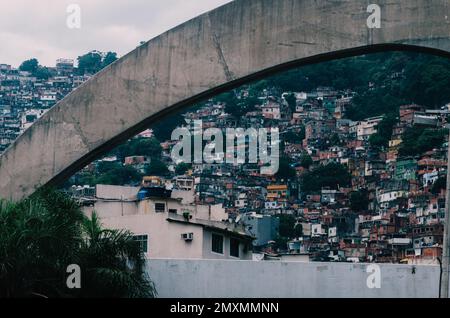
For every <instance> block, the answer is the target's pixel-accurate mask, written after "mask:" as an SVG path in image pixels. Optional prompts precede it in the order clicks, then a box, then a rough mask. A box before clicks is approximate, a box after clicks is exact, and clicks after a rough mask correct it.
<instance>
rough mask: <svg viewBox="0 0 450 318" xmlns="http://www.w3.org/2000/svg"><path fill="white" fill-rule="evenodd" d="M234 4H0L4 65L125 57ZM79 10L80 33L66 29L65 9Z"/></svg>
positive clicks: (176, 0)
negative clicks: (90, 55)
mask: <svg viewBox="0 0 450 318" xmlns="http://www.w3.org/2000/svg"><path fill="white" fill-rule="evenodd" d="M230 1H231V0H38V1H36V0H13V1H0V12H1V17H0V43H1V44H0V63H6V64H11V65H13V66H15V67H17V66H19V65H20V63H21V62H23V61H24V60H26V59H29V58H32V57H36V58H37V59H38V60H39V62H40V64H42V65H45V66H54V65H55V61H56V59H58V58H72V59H76V58H77V57H78V56H79V55H81V54H84V53H87V52H89V51H91V50H99V51H115V52H117V53H118V54H119V56H122V55H124V54H126V53H128V52H129V51H131V50H133V49H134V48H135V47H136V46H138V45H139V42H141V41H147V40H150V39H151V38H153V37H155V36H157V35H159V34H161V33H162V32H164V31H166V30H168V29H170V28H172V27H174V26H176V25H178V24H180V23H183V22H185V21H187V20H189V19H191V18H193V17H195V16H197V15H199V14H201V13H204V12H207V11H209V10H212V9H214V8H216V7H218V6H220V5H223V4H225V3H227V2H230ZM70 4H78V5H79V7H80V8H81V28H80V29H76V28H75V29H70V28H69V27H67V19H68V17H69V15H70V13H67V7H68V6H69V5H70Z"/></svg>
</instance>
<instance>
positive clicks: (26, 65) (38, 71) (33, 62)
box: [19, 58, 52, 80]
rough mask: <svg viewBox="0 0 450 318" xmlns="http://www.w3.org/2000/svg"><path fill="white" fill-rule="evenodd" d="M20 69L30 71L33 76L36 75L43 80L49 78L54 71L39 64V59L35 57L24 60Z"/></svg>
mask: <svg viewBox="0 0 450 318" xmlns="http://www.w3.org/2000/svg"><path fill="white" fill-rule="evenodd" d="M19 70H21V71H25V72H30V73H31V75H32V76H35V77H36V78H38V79H41V80H47V79H49V78H50V77H51V76H52V73H51V72H50V70H49V69H48V68H47V67H44V66H41V65H39V61H38V60H37V59H35V58H32V59H29V60H26V61H24V62H23V63H22V64H21V65H20V66H19Z"/></svg>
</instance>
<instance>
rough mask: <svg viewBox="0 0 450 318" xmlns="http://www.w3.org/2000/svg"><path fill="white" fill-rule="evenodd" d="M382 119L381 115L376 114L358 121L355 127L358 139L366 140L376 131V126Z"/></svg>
mask: <svg viewBox="0 0 450 318" xmlns="http://www.w3.org/2000/svg"><path fill="white" fill-rule="evenodd" d="M382 120H383V117H382V116H378V117H372V118H368V119H366V120H363V121H360V122H359V123H358V125H357V128H356V130H357V138H358V140H368V139H369V137H370V136H372V135H373V134H375V133H376V132H377V126H378V124H379V123H380V122H381V121H382Z"/></svg>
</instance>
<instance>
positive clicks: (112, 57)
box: [102, 52, 117, 68]
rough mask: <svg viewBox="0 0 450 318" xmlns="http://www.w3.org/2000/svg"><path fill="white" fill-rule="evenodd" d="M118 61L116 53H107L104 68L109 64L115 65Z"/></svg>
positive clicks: (103, 62)
mask: <svg viewBox="0 0 450 318" xmlns="http://www.w3.org/2000/svg"><path fill="white" fill-rule="evenodd" d="M116 60H117V53H116V52H108V53H106V55H105V57H104V58H103V61H102V68H105V67H107V66H108V65H109V64H112V63H114V62H115V61H116Z"/></svg>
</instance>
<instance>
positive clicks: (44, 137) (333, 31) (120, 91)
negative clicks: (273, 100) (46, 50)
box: [0, 0, 450, 200]
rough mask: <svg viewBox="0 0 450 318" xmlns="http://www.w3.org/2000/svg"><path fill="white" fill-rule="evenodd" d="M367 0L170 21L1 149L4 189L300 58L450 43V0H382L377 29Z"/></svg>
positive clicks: (75, 166) (16, 191)
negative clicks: (371, 21)
mask: <svg viewBox="0 0 450 318" xmlns="http://www.w3.org/2000/svg"><path fill="white" fill-rule="evenodd" d="M369 3H370V2H369V1H365V0H364V1H362V0H361V1H348V0H335V1H329V0H236V1H233V2H231V3H229V4H227V5H225V6H222V7H220V8H218V9H216V10H214V11H211V12H209V13H206V14H203V15H201V16H199V17H197V18H195V19H192V20H189V21H188V22H186V23H184V24H182V25H180V26H177V27H175V28H173V29H172V30H169V31H168V32H166V33H164V34H162V35H160V36H158V37H156V38H154V39H152V40H150V41H149V42H147V43H146V44H144V45H141V46H139V47H138V48H136V49H135V50H134V51H132V52H130V53H129V54H127V55H126V56H124V57H123V58H121V59H120V60H118V61H117V62H115V63H113V64H112V65H110V66H109V67H107V68H106V69H104V70H103V71H101V72H100V73H99V74H97V75H96V76H94V77H93V78H92V79H91V80H89V81H88V82H86V83H85V84H83V85H82V86H80V87H79V88H78V89H76V90H75V91H74V92H72V93H71V94H69V96H67V97H66V98H65V99H64V100H62V101H61V102H59V103H58V104H57V105H55V106H54V107H53V108H52V109H51V110H50V111H48V112H47V113H46V114H45V115H44V116H42V117H41V118H40V119H39V120H38V121H37V122H36V123H34V124H33V126H31V127H30V128H29V129H28V130H27V131H26V132H25V133H24V134H23V135H22V136H21V137H19V138H18V140H17V141H16V142H15V143H14V144H13V145H11V147H9V149H8V150H7V151H6V152H5V153H4V154H3V155H2V156H1V157H0V197H1V198H5V199H14V200H15V199H20V198H22V197H24V196H27V195H29V194H31V193H33V192H34V191H35V190H36V189H37V188H38V187H39V186H42V185H46V184H50V185H54V184H58V183H60V182H62V181H64V180H65V179H66V178H68V177H70V176H71V175H73V174H74V173H75V172H77V171H78V170H79V169H81V168H83V167H84V166H85V165H86V164H88V163H89V162H91V161H92V160H94V159H96V158H98V157H99V156H101V155H102V154H104V153H106V152H107V151H108V150H110V149H112V148H113V147H114V146H115V145H117V144H118V143H119V142H121V141H124V140H126V139H128V138H130V137H131V136H133V135H135V134H137V133H139V132H140V131H142V130H144V129H146V128H147V127H148V126H149V124H151V123H153V122H155V121H156V120H160V119H161V117H162V116H163V115H165V114H168V113H169V112H170V111H173V110H175V109H180V108H182V107H186V106H188V105H191V104H192V103H193V102H195V101H198V100H200V99H202V98H206V97H210V96H213V95H215V94H217V93H218V92H219V91H222V90H225V89H230V88H233V87H236V86H239V85H241V84H243V83H246V82H248V81H250V80H252V79H255V78H257V77H261V76H263V75H266V74H268V73H269V72H272V71H274V70H279V69H281V68H282V67H284V68H287V67H291V66H292V65H294V63H295V65H298V63H306V62H309V63H310V62H314V61H319V60H323V59H325V58H328V59H331V58H335V57H338V56H343V55H342V52H346V53H345V54H356V53H362V52H367V51H370V50H374V49H376V47H375V45H380V44H381V45H386V44H388V45H390V46H389V48H394V47H396V48H398V46H400V45H416V46H420V47H423V48H429V49H439V50H441V51H442V52H443V53H448V52H449V51H450V34H449V27H450V18H449V17H450V1H448V0H433V1H432V4H431V3H430V1H429V0H397V1H390V0H378V1H376V3H377V4H378V5H379V6H380V7H381V18H382V23H381V28H379V29H369V28H368V27H367V18H368V17H369V16H370V13H367V6H368V4H369ZM118 40H120V39H118ZM355 48H359V49H358V50H357V51H355V50H354V49H355ZM362 48H363V49H362ZM384 48H386V46H384ZM364 49H365V50H364ZM336 52H341V53H340V54H338V53H336ZM433 52H434V51H433Z"/></svg>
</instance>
